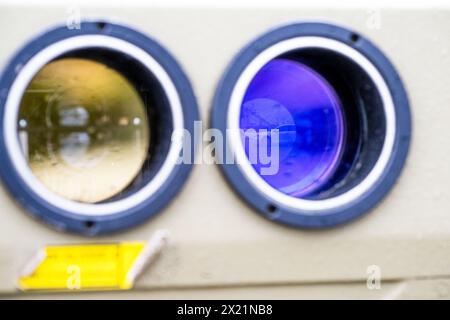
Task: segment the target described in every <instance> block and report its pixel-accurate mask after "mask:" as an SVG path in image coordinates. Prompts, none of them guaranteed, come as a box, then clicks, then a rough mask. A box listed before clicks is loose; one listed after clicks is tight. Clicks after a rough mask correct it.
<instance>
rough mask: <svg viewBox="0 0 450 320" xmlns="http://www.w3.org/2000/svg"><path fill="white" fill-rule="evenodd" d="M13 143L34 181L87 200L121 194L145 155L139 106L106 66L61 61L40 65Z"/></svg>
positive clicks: (143, 122)
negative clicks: (18, 144)
mask: <svg viewBox="0 0 450 320" xmlns="http://www.w3.org/2000/svg"><path fill="white" fill-rule="evenodd" d="M18 130H19V140H20V142H21V146H22V149H23V152H24V154H25V156H26V158H27V160H28V164H29V166H30V168H31V170H32V172H33V173H34V174H35V175H36V177H37V178H38V179H39V180H40V181H41V182H42V183H43V184H44V185H45V186H46V187H47V188H48V189H50V190H51V191H53V192H54V193H56V194H58V195H60V196H62V197H64V198H66V199H70V200H74V201H79V202H86V203H95V202H99V201H103V200H106V199H108V198H111V197H113V196H114V195H117V194H118V193H120V192H121V191H123V190H124V189H125V188H126V187H127V186H128V185H129V184H130V183H131V182H132V181H133V180H134V179H135V178H136V176H137V175H138V173H139V172H140V170H141V167H142V165H143V163H144V161H145V159H146V157H147V154H148V147H149V124H148V120H147V114H146V108H145V106H144V103H143V101H142V99H141V98H140V96H139V94H138V92H137V91H136V90H135V89H134V87H133V86H132V85H131V83H130V82H129V81H128V80H127V79H125V78H124V77H123V76H122V75H121V74H120V73H118V72H117V71H115V70H113V69H111V68H108V67H107V66H106V65H104V64H102V63H99V62H95V61H92V60H87V59H79V58H63V59H60V60H56V61H53V62H51V63H49V64H47V65H46V66H44V67H43V68H42V69H41V70H40V71H39V72H38V73H37V74H36V75H35V77H34V78H33V80H32V81H31V83H30V84H29V86H28V88H27V89H26V92H25V94H24V96H23V98H22V101H21V104H20V111H19V120H18Z"/></svg>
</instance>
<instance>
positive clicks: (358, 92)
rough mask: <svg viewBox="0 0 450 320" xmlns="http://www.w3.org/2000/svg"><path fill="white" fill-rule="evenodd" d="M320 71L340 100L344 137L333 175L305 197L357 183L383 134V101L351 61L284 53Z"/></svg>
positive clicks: (318, 53)
mask: <svg viewBox="0 0 450 320" xmlns="http://www.w3.org/2000/svg"><path fill="white" fill-rule="evenodd" d="M281 57H282V58H287V59H291V60H295V61H298V62H301V63H303V64H305V65H307V66H309V67H310V68H312V69H314V70H316V71H317V72H318V73H319V74H321V75H322V76H323V77H324V78H325V79H326V80H327V81H328V82H329V83H330V84H331V85H332V86H333V88H334V90H335V91H336V93H337V94H338V96H339V98H340V99H341V102H342V106H343V113H344V123H345V137H344V149H343V152H342V155H341V160H340V163H339V165H338V168H337V169H336V171H335V173H334V174H333V176H332V177H331V178H330V180H329V181H328V182H327V183H325V185H323V186H322V188H320V189H319V190H318V191H316V192H315V193H313V194H311V195H309V196H307V197H304V198H305V199H310V200H322V199H328V198H332V197H336V196H338V195H340V194H343V193H345V192H347V191H348V190H350V189H352V188H354V187H355V186H356V185H358V184H359V183H360V182H361V181H362V180H364V178H366V177H367V175H368V174H369V172H370V171H371V170H372V168H373V167H374V165H375V163H376V162H377V160H378V158H379V156H380V154H381V150H382V148H383V144H384V140H385V135H386V117H385V112H384V108H383V102H382V99H381V96H380V93H379V91H378V89H377V87H376V85H375V83H374V82H373V81H372V79H370V77H369V75H368V74H367V73H366V72H365V71H364V70H363V69H362V68H361V67H360V66H359V65H358V64H357V63H356V62H354V61H353V60H351V59H349V58H348V57H346V56H344V55H342V54H340V53H337V52H335V51H332V50H327V49H321V48H320V49H319V48H306V49H300V50H295V51H292V52H289V53H287V54H284V55H282V56H281Z"/></svg>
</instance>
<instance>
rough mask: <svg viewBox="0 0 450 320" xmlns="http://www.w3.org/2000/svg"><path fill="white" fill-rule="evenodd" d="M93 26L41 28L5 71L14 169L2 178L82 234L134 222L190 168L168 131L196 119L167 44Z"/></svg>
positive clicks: (36, 208) (34, 209) (46, 216)
mask: <svg viewBox="0 0 450 320" xmlns="http://www.w3.org/2000/svg"><path fill="white" fill-rule="evenodd" d="M97 25H98V24H97V23H84V24H83V28H82V32H80V34H75V35H74V34H72V33H71V32H69V31H68V30H65V29H64V28H57V29H55V30H53V31H50V32H48V33H47V34H44V35H43V36H41V37H40V38H38V39H36V40H34V42H32V43H31V44H30V45H29V46H26V47H25V48H24V49H22V51H21V52H19V54H18V56H17V57H16V60H15V61H13V63H12V65H11V66H10V68H9V69H10V70H9V71H10V72H9V73H8V72H6V73H5V75H6V76H4V77H3V79H2V86H3V87H7V88H9V94H8V96H7V98H6V99H5V100H4V101H2V103H3V105H4V107H3V113H2V117H3V119H2V121H3V124H4V125H3V132H2V138H3V139H4V141H5V143H4V148H5V150H4V151H5V154H6V155H8V157H7V158H6V159H5V160H6V162H5V164H6V165H5V168H6V167H8V166H9V167H10V168H11V169H12V170H6V169H5V170H3V171H2V178H3V180H4V181H5V183H6V185H7V187H8V188H9V189H10V191H11V192H12V193H13V195H15V194H20V197H18V199H19V200H20V201H21V202H22V203H23V204H24V205H25V207H27V209H29V211H30V212H31V213H33V214H34V215H37V216H38V217H40V218H42V219H43V220H45V221H47V222H49V223H51V224H52V225H56V226H57V227H58V228H60V229H68V230H72V231H77V232H82V233H86V234H97V233H104V232H108V231H113V230H118V229H123V228H127V227H129V226H132V225H135V224H137V223H139V222H141V221H143V220H144V219H146V218H148V217H150V216H152V215H153V214H155V213H156V212H158V211H159V210H160V209H161V208H162V207H164V206H165V205H166V204H167V203H168V202H169V201H170V200H171V199H172V197H173V195H174V194H175V193H176V192H177V191H178V190H179V189H180V188H181V185H182V184H183V182H184V180H185V178H186V176H187V172H188V171H189V170H190V165H189V164H184V163H183V164H178V157H179V155H180V151H181V147H182V146H181V142H179V141H174V140H173V139H172V133H173V132H174V131H178V130H189V131H190V130H192V128H193V122H194V121H195V120H197V119H198V111H197V106H196V102H195V99H194V96H193V93H192V89H191V87H190V85H189V82H188V80H187V78H186V77H185V75H184V74H183V72H182V71H181V69H180V67H179V66H178V64H177V63H176V61H175V60H174V59H173V58H172V57H171V56H170V55H169V53H168V52H166V51H165V50H164V49H163V48H162V47H161V46H160V45H159V44H157V43H156V42H154V41H153V40H151V39H149V38H148V37H146V36H144V35H142V34H140V33H138V32H137V31H134V30H132V29H129V28H125V27H122V26H119V25H114V24H110V23H105V26H106V25H107V26H108V28H102V29H101V30H99V29H98V27H97ZM125 35H126V36H125ZM36 43H38V44H39V45H38V46H36ZM15 64H18V65H21V68H20V69H17V68H13V65H15ZM16 71H18V72H17V73H16ZM180 88H183V90H181V89H180ZM94 226H95V228H94Z"/></svg>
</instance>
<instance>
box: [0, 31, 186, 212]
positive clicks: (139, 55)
mask: <svg viewBox="0 0 450 320" xmlns="http://www.w3.org/2000/svg"><path fill="white" fill-rule="evenodd" d="M85 48H106V49H110V50H114V51H117V52H120V53H124V54H126V55H128V56H131V57H133V58H134V59H136V60H137V61H139V62H140V63H142V64H143V65H144V66H145V67H146V68H147V69H148V71H150V72H151V73H152V74H153V75H154V76H155V77H156V79H157V80H158V81H159V83H160V84H161V86H162V88H163V90H164V92H165V94H166V96H167V99H168V100H169V105H170V108H171V113H172V119H173V120H172V121H173V128H174V131H177V130H182V129H183V128H184V125H183V123H184V119H183V110H182V106H181V101H180V97H179V95H178V92H177V89H176V88H175V85H174V83H173V82H172V80H171V78H170V76H169V75H168V74H167V72H166V71H165V70H164V68H163V67H162V66H161V65H160V64H159V63H158V62H157V61H156V60H155V59H154V58H153V57H151V56H150V55H149V54H148V53H146V52H145V51H144V50H142V49H141V48H139V47H137V46H136V45H134V44H131V43H129V42H127V41H124V40H121V39H118V38H114V37H111V36H106V35H82V36H76V37H71V38H67V39H65V40H61V41H58V42H55V43H53V44H51V45H49V46H48V47H46V48H44V49H42V50H41V51H39V52H38V53H37V54H36V55H35V56H33V57H32V58H31V59H30V60H29V61H28V62H27V63H26V64H25V65H24V66H23V67H22V68H21V69H20V72H19V74H18V75H17V77H16V79H15V80H14V82H13V84H12V86H11V89H10V91H9V94H8V97H7V100H6V104H5V111H4V112H5V117H4V119H3V128H4V129H3V130H4V131H3V134H4V136H5V143H6V149H7V151H8V154H9V157H10V158H11V162H12V163H13V165H14V168H15V170H16V172H17V173H18V174H19V176H20V177H21V178H22V179H23V180H24V182H25V183H26V184H27V185H28V186H29V187H30V188H31V189H32V190H33V192H34V193H36V194H37V195H38V196H39V197H41V198H42V199H44V200H45V201H47V202H48V203H50V204H52V205H53V206H55V207H58V208H60V209H63V210H66V211H68V212H71V213H75V214H80V215H86V216H100V215H111V214H115V213H120V212H123V211H126V210H128V209H130V208H133V207H135V206H137V205H139V204H140V203H142V202H143V201H145V200H146V199H148V198H149V197H151V196H152V195H153V194H154V193H155V192H156V191H157V190H158V189H160V188H161V187H162V185H163V184H164V183H165V182H166V181H167V179H168V178H169V176H170V174H171V173H172V171H173V169H174V167H175V166H176V165H177V159H178V157H179V154H180V151H181V148H182V140H181V139H173V140H172V141H171V144H170V148H169V151H168V154H167V157H166V159H165V161H164V163H163V165H162V167H161V168H160V169H159V171H158V172H157V173H156V175H155V176H154V177H153V179H152V180H151V181H150V182H149V183H148V184H146V185H145V186H143V187H142V188H141V189H139V190H138V191H137V192H135V193H133V194H132V195H130V196H128V197H126V198H124V199H121V200H117V201H113V202H109V203H102V204H87V203H80V202H75V201H71V200H68V199H65V198H63V197H61V196H58V195H57V194H55V193H53V192H51V191H50V190H49V189H47V188H46V187H45V185H44V184H43V183H41V182H40V181H39V180H38V179H37V177H36V176H35V175H34V174H33V172H32V171H31V169H30V167H29V166H28V164H27V161H26V159H25V157H24V155H23V153H22V150H21V148H20V143H19V137H18V134H17V123H18V122H17V120H18V113H19V107H20V102H21V100H22V96H23V94H24V92H25V90H26V88H27V86H28V84H29V83H30V81H31V80H32V78H33V77H34V76H35V75H36V73H37V72H38V71H39V70H40V69H41V68H42V67H44V66H45V65H46V64H47V63H48V62H50V61H52V60H53V59H55V58H57V57H58V56H61V55H62V54H65V53H67V52H69V51H73V50H77V49H85Z"/></svg>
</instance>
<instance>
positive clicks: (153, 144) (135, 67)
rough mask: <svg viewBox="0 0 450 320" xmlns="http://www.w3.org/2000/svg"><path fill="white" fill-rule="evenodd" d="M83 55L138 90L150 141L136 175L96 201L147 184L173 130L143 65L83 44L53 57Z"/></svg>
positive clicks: (160, 93)
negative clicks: (122, 78)
mask: <svg viewBox="0 0 450 320" xmlns="http://www.w3.org/2000/svg"><path fill="white" fill-rule="evenodd" d="M64 58H83V59H89V60H93V61H97V62H100V63H102V64H105V65H107V66H108V67H110V68H112V69H114V70H116V71H117V72H119V73H120V74H121V75H122V76H124V77H125V78H126V79H127V80H128V81H130V83H131V84H132V85H133V87H134V88H135V89H136V91H137V92H138V93H139V95H140V97H141V99H142V101H143V103H144V105H145V108H146V111H147V117H148V123H149V129H150V141H149V148H148V152H147V157H146V159H145V161H144V164H143V166H142V168H141V171H140V173H139V174H138V175H137V176H136V178H135V179H134V180H133V181H132V182H131V183H130V184H129V185H128V186H127V187H126V188H125V189H124V190H122V191H121V192H120V193H119V194H117V195H115V196H113V197H111V198H109V199H107V200H104V201H101V202H97V203H108V202H113V201H118V200H121V199H124V198H126V197H128V196H130V195H131V194H133V193H135V192H137V191H138V190H139V189H141V188H142V187H143V186H144V185H146V184H148V183H149V182H150V181H151V180H152V179H153V177H154V176H155V175H156V173H157V172H158V171H159V170H160V168H161V166H162V165H163V163H164V161H165V159H166V157H167V154H168V152H169V148H170V143H171V135H172V131H173V123H172V113H171V109H170V104H169V100H168V98H167V96H166V94H165V92H164V89H163V87H162V86H161V84H160V82H159V81H158V80H157V78H156V77H155V76H154V75H153V74H152V73H151V72H150V71H149V70H148V69H147V67H146V66H145V65H143V64H142V63H141V62H139V61H137V60H136V59H134V58H133V57H131V56H129V55H127V54H126V53H124V52H119V51H115V50H110V49H105V48H86V49H79V50H73V51H70V52H67V53H65V54H63V55H60V56H59V57H57V58H55V59H53V61H55V60H59V59H64Z"/></svg>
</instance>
